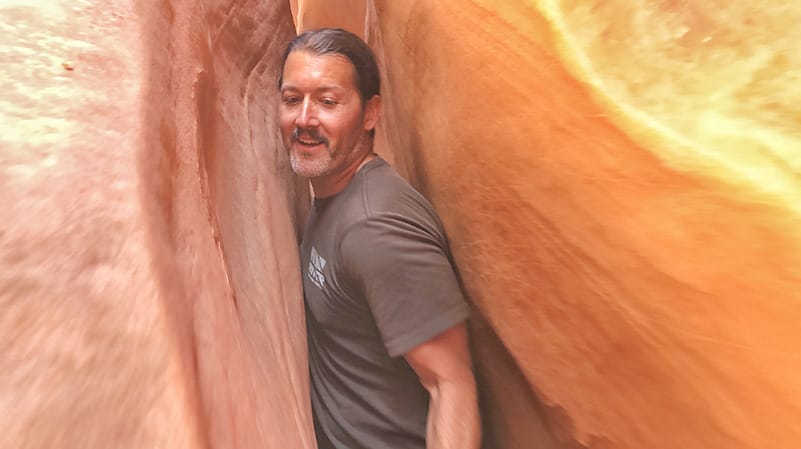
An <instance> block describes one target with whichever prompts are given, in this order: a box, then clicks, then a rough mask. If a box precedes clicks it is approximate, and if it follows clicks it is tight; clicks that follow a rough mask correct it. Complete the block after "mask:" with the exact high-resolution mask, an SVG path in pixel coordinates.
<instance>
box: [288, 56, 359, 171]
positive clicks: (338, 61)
mask: <svg viewBox="0 0 801 449" xmlns="http://www.w3.org/2000/svg"><path fill="white" fill-rule="evenodd" d="M283 75H284V76H283V84H282V86H281V106H280V108H279V121H280V126H281V134H282V136H283V140H284V146H285V147H286V148H287V151H289V158H290V162H291V163H292V169H293V170H294V171H295V173H297V174H299V175H301V176H303V177H306V178H317V177H322V176H328V175H332V174H337V173H338V172H339V171H340V170H341V169H342V168H344V167H345V166H346V164H347V163H348V161H349V160H350V159H349V156H351V155H353V154H354V153H355V151H356V149H357V147H359V146H360V145H362V141H363V140H364V139H365V137H366V132H365V131H366V130H368V129H369V128H372V123H370V124H369V125H368V124H367V123H366V122H365V115H364V111H363V108H362V104H361V97H360V96H359V92H358V90H357V88H356V85H355V84H354V80H355V69H354V67H353V64H351V62H350V61H349V60H348V59H347V58H345V57H344V56H341V55H314V54H312V53H309V52H307V51H303V50H298V51H293V52H292V53H290V54H289V57H288V58H287V60H286V64H285V65H284V74H283Z"/></svg>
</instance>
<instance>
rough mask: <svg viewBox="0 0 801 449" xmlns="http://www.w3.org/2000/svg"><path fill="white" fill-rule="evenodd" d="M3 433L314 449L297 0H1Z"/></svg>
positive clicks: (116, 444)
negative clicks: (282, 140) (298, 142)
mask: <svg viewBox="0 0 801 449" xmlns="http://www.w3.org/2000/svg"><path fill="white" fill-rule="evenodd" d="M0 24H1V25H2V26H3V28H4V32H3V35H2V36H3V37H1V38H0V48H2V52H1V53H0V62H2V68H0V80H2V83H3V86H4V89H3V93H2V94H1V95H0V115H2V117H3V118H2V123H0V129H2V131H3V132H2V133H0V158H2V159H0V186H1V187H0V191H1V192H2V198H3V201H2V203H3V204H4V206H5V208H6V209H5V210H6V211H7V213H8V217H9V218H7V219H6V220H3V222H2V224H1V225H0V240H1V241H2V245H1V246H0V248H2V249H1V250H0V251H1V252H0V254H1V255H2V258H1V259H0V260H2V262H1V263H2V269H0V273H2V274H0V304H1V305H2V308H3V313H2V322H0V341H2V343H3V351H2V355H1V356H0V410H2V414H0V429H1V430H2V431H0V447H3V448H9V449H11V448H52V447H59V448H112V447H113V448H144V447H170V448H212V447H216V448H224V447H226V448H255V447H281V448H311V447H314V443H313V436H312V426H311V419H310V414H309V408H308V391H307V388H308V387H307V379H306V361H305V328H304V325H303V315H302V311H303V308H302V301H301V295H300V290H299V289H300V283H299V277H298V275H297V264H298V262H297V256H296V241H297V234H296V231H295V229H294V223H295V219H296V217H295V215H296V214H297V213H298V212H302V210H303V207H302V205H303V204H305V202H306V201H304V199H307V198H308V192H307V190H306V189H305V187H303V185H302V184H300V183H297V182H296V181H295V179H294V176H291V175H290V174H291V171H288V167H287V164H286V161H285V160H284V159H285V156H284V153H283V151H278V149H279V148H280V145H279V138H278V136H277V134H276V130H275V129H274V127H273V126H271V124H272V123H273V122H274V119H275V111H274V107H273V105H274V97H275V95H276V88H275V75H276V70H277V63H278V58H280V51H279V50H280V49H281V48H282V47H283V46H284V45H285V44H286V42H287V41H288V40H289V39H291V37H292V36H293V35H294V29H293V27H292V20H291V13H290V9H289V4H288V3H285V2H261V1H222V0H221V1H203V2H200V1H182V0H174V1H161V2H132V1H123V0H117V1H109V2H89V1H83V2H81V1H79V2H74V1H71V2H67V1H58V0H48V1H42V2H36V3H30V2H17V1H2V2H0Z"/></svg>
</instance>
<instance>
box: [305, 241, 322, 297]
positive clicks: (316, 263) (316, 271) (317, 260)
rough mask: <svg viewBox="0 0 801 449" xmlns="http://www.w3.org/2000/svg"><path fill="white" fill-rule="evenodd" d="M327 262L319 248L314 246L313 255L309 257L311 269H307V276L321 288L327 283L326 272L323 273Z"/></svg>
mask: <svg viewBox="0 0 801 449" xmlns="http://www.w3.org/2000/svg"><path fill="white" fill-rule="evenodd" d="M325 263H326V262H325V259H323V258H322V256H320V254H319V253H318V252H317V248H315V247H313V246H312V249H311V257H309V269H308V270H307V271H306V276H308V278H309V279H310V280H311V281H312V282H314V285H316V286H317V288H320V289H322V288H323V285H325V274H323V268H325Z"/></svg>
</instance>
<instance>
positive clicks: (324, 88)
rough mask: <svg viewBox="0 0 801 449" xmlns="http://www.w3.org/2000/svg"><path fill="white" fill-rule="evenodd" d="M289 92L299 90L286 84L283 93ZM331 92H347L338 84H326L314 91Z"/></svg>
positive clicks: (282, 89)
mask: <svg viewBox="0 0 801 449" xmlns="http://www.w3.org/2000/svg"><path fill="white" fill-rule="evenodd" d="M288 90H298V88H297V87H295V86H293V85H291V84H284V85H283V86H282V87H281V92H286V91H288ZM329 90H336V91H342V90H345V89H344V88H343V87H342V86H340V85H337V84H325V85H323V86H320V87H318V88H317V89H314V92H317V93H319V92H326V91H329Z"/></svg>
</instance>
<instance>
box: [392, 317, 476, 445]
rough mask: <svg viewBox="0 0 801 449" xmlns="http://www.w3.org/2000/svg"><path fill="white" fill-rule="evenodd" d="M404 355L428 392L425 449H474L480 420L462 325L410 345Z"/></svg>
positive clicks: (465, 334)
mask: <svg viewBox="0 0 801 449" xmlns="http://www.w3.org/2000/svg"><path fill="white" fill-rule="evenodd" d="M405 357H406V361H407V362H409V365H410V366H411V367H412V369H414V371H415V372H416V373H417V375H418V376H419V377H420V382H421V383H422V384H423V387H425V389H426V390H428V393H429V394H430V395H431V403H430V405H429V410H428V423H427V428H426V447H427V449H478V448H479V445H480V444H481V422H480V418H479V413H478V394H477V392H476V381H475V378H474V376H473V367H472V362H471V360H470V350H469V348H468V344H467V329H466V326H465V324H464V323H461V324H459V325H457V326H454V327H452V328H450V329H449V330H447V331H445V332H443V333H442V334H440V335H438V336H436V337H434V338H433V339H431V340H429V341H427V342H425V343H423V344H421V345H419V346H417V347H415V348H413V349H412V350H410V351H409V352H407V353H406V355H405Z"/></svg>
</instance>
